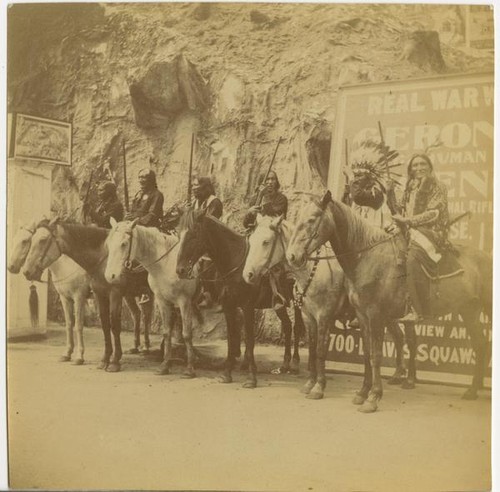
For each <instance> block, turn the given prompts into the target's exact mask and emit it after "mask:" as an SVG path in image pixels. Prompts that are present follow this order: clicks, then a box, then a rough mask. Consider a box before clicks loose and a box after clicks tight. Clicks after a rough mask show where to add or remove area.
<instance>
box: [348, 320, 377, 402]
mask: <svg viewBox="0 0 500 492" xmlns="http://www.w3.org/2000/svg"><path fill="white" fill-rule="evenodd" d="M356 316H357V318H358V321H359V324H360V325H361V334H362V339H363V361H364V364H365V372H364V377H363V386H361V389H360V390H359V391H357V392H356V395H355V396H354V398H353V400H352V402H353V403H354V405H362V404H363V403H364V402H365V400H366V399H367V398H368V393H369V392H370V389H371V387H372V380H373V379H372V367H371V364H370V345H371V337H370V334H369V327H368V321H367V319H366V318H365V317H364V316H363V315H362V314H361V313H360V312H359V311H357V312H356Z"/></svg>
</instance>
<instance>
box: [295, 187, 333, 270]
mask: <svg viewBox="0 0 500 492" xmlns="http://www.w3.org/2000/svg"><path fill="white" fill-rule="evenodd" d="M331 199H332V196H331V194H330V192H329V191H327V192H326V193H325V195H324V196H323V198H322V199H321V200H320V201H317V200H314V199H313V200H311V201H310V202H309V203H308V204H306V205H305V206H304V207H303V208H302V211H301V213H300V216H299V219H298V221H297V223H296V225H295V228H294V230H293V232H292V236H291V238H290V242H289V243H288V248H287V250H286V258H287V261H288V263H289V264H290V265H291V266H292V267H294V268H301V267H302V266H304V265H305V262H306V261H307V258H308V257H309V256H310V255H311V254H312V253H314V251H316V250H317V249H318V248H320V247H321V246H322V245H323V244H324V243H325V242H326V241H327V239H328V232H329V231H328V220H325V218H326V217H327V216H328V214H329V211H328V203H329V202H330V201H331Z"/></svg>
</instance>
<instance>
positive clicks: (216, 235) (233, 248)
mask: <svg viewBox="0 0 500 492" xmlns="http://www.w3.org/2000/svg"><path fill="white" fill-rule="evenodd" d="M180 230H181V234H180V235H181V240H180V246H179V252H178V256H177V274H178V275H179V277H180V278H189V277H190V276H191V275H192V272H193V267H194V265H195V264H196V262H197V261H198V260H199V259H200V258H201V257H202V256H203V255H208V256H209V257H210V258H211V259H212V261H213V262H214V264H215V266H216V268H217V271H218V272H219V274H220V277H219V278H218V279H217V280H216V281H218V282H221V283H222V284H223V286H224V287H223V291H222V295H221V304H222V309H223V312H224V316H225V318H226V326H227V344H228V351H227V358H226V361H225V363H224V372H223V375H222V376H221V378H220V381H221V382H223V383H231V382H232V380H233V379H232V370H233V368H234V365H235V363H236V359H237V358H238V357H239V356H240V331H239V327H238V326H237V310H238V308H240V309H241V310H242V311H243V316H244V327H245V363H246V364H247V367H248V375H247V380H246V381H245V382H244V383H243V387H244V388H255V387H256V386H257V368H256V365H255V360H254V345H255V340H254V321H255V309H267V308H271V307H272V305H271V304H272V303H271V302H269V298H270V297H271V292H268V293H269V295H268V296H264V295H263V292H262V290H263V287H262V285H260V286H253V285H249V284H247V283H246V282H245V281H244V280H243V277H242V271H243V266H244V263H245V258H246V255H247V242H246V238H245V236H243V235H241V234H239V233H237V232H236V231H234V230H233V229H231V228H229V227H228V226H227V225H226V224H224V223H222V222H221V221H219V220H218V219H215V218H214V217H211V216H209V215H206V214H205V211H203V210H200V211H193V210H188V211H186V212H185V214H184V215H183V217H182V220H181V225H180ZM266 288H267V291H270V290H271V289H270V288H269V286H264V289H266ZM267 291H266V292H267ZM264 297H265V299H264ZM276 314H277V316H278V317H279V319H280V321H281V326H282V330H283V332H284V334H285V355H284V360H283V367H282V371H283V372H284V371H288V370H293V369H294V368H295V370H296V371H298V366H299V360H300V359H299V351H298V344H299V338H300V334H301V333H302V330H303V322H302V317H301V315H300V310H299V309H297V308H296V309H295V323H294V353H293V358H292V356H291V331H292V326H291V325H292V323H291V321H290V318H289V317H288V313H287V311H286V307H285V306H282V307H280V308H279V309H276Z"/></svg>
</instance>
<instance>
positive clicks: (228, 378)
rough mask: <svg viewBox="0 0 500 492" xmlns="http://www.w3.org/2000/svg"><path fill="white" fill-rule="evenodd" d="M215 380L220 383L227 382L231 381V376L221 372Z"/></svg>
mask: <svg viewBox="0 0 500 492" xmlns="http://www.w3.org/2000/svg"><path fill="white" fill-rule="evenodd" d="M217 381H219V383H222V384H229V383H232V382H233V378H232V377H231V376H228V375H227V374H223V375H222V376H219V377H218V378H217Z"/></svg>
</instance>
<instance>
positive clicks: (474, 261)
mask: <svg viewBox="0 0 500 492" xmlns="http://www.w3.org/2000/svg"><path fill="white" fill-rule="evenodd" d="M327 241H329V242H330V244H331V246H332V248H333V250H334V252H335V254H336V256H337V259H338V261H339V263H340V265H341V267H342V269H343V270H344V273H345V275H346V278H347V287H348V296H349V300H350V302H351V304H352V305H353V306H354V308H355V310H356V313H357V316H358V318H359V320H360V322H361V326H362V328H363V338H364V340H363V341H364V346H365V347H366V348H367V349H366V350H365V376H364V381H363V386H362V388H361V390H360V391H359V392H358V393H357V395H356V397H355V398H354V401H353V402H354V403H355V404H358V405H362V406H361V407H360V411H362V412H374V411H376V409H377V404H378V401H379V400H380V399H381V398H382V380H381V376H380V365H381V361H382V343H383V337H384V326H385V325H386V324H387V322H388V321H389V320H391V319H396V318H399V317H401V316H402V315H403V314H404V310H405V304H406V293H407V289H406V275H405V271H404V267H402V266H401V265H399V264H398V262H397V258H396V255H397V250H398V248H405V247H406V244H405V241H404V238H403V235H402V234H397V235H389V234H387V233H385V232H384V231H383V230H381V229H377V228H374V227H372V226H370V225H369V224H368V223H367V222H366V221H364V220H363V219H362V218H360V217H358V216H357V215H355V214H354V212H353V211H352V210H351V209H350V208H349V207H347V206H345V205H344V204H342V203H340V202H338V201H337V200H334V199H332V197H331V194H330V192H327V193H326V194H325V196H324V197H323V199H322V200H321V201H320V202H319V203H318V202H314V201H312V202H311V203H310V204H309V205H308V206H307V207H305V208H304V209H303V211H302V216H301V218H300V220H299V222H298V223H297V225H296V228H295V230H294V232H293V234H292V238H291V240H290V244H289V247H288V250H287V259H288V261H289V262H290V263H291V264H292V265H293V266H295V267H298V266H301V265H303V264H304V263H305V262H306V261H307V259H308V257H309V256H310V255H311V252H313V251H315V250H316V249H317V248H318V247H320V246H321V245H322V244H324V243H325V242H327ZM459 252H460V258H459V261H460V264H461V266H462V268H463V270H464V273H463V274H462V275H460V276H455V277H451V278H447V279H441V280H440V283H439V297H437V296H434V297H433V298H432V299H431V311H432V313H434V314H435V315H436V316H440V315H445V314H448V313H457V314H460V315H461V316H462V319H463V321H464V323H465V325H466V326H467V328H468V332H469V334H470V337H471V341H472V346H473V349H474V351H475V353H476V367H475V370H474V376H473V379H472V385H471V387H470V388H469V389H468V390H467V391H466V392H465V394H464V396H463V398H465V399H475V398H477V391H478V389H479V388H481V387H482V383H483V376H484V371H485V362H486V359H487V357H486V354H487V347H488V345H487V340H486V337H485V336H484V334H483V329H482V327H481V324H480V321H479V318H480V314H481V312H484V313H485V314H488V315H490V313H491V303H492V274H491V266H492V257H491V255H489V254H487V253H485V252H482V251H478V250H474V249H472V248H467V247H459Z"/></svg>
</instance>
